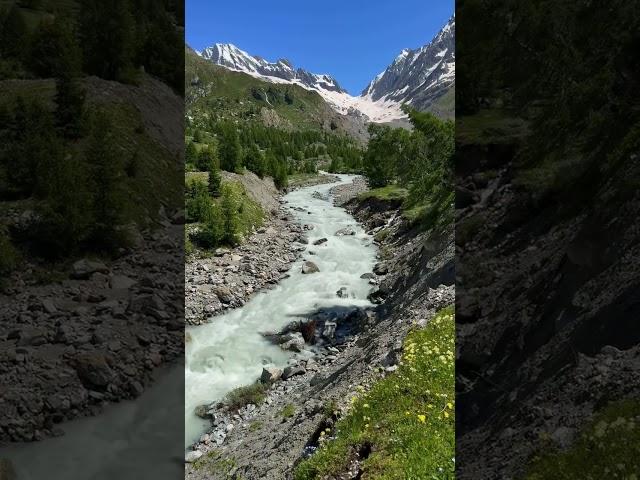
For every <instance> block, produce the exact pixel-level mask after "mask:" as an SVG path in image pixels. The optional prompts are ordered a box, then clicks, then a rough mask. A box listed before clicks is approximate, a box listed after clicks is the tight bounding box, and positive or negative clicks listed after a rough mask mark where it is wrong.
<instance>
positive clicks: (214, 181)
mask: <svg viewBox="0 0 640 480" xmlns="http://www.w3.org/2000/svg"><path fill="white" fill-rule="evenodd" d="M221 187H222V177H221V176H220V170H219V169H218V167H217V166H216V165H212V166H211V168H210V169H209V195H211V196H212V197H219V196H220V194H221Z"/></svg>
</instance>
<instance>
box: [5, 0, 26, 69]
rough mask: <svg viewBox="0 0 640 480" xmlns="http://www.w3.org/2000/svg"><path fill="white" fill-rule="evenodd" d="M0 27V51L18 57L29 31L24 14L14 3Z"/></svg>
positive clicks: (8, 55) (20, 54) (22, 50)
mask: <svg viewBox="0 0 640 480" xmlns="http://www.w3.org/2000/svg"><path fill="white" fill-rule="evenodd" d="M1 27H2V28H0V52H2V56H4V57H11V58H20V57H21V56H22V54H23V52H24V46H25V45H26V44H27V43H28V38H29V32H28V29H27V24H26V22H25V19H24V15H23V13H22V11H21V10H20V8H19V7H18V5H17V4H16V3H14V4H13V6H12V7H11V9H10V10H9V12H8V13H7V16H6V17H5V18H4V22H3V24H2V26H1Z"/></svg>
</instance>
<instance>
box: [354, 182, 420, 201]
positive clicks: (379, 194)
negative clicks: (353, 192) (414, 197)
mask: <svg viewBox="0 0 640 480" xmlns="http://www.w3.org/2000/svg"><path fill="white" fill-rule="evenodd" d="M408 194H409V191H408V190H407V189H406V188H402V187H400V186H398V185H396V184H391V185H387V186H386V187H381V188H372V189H371V190H367V191H366V192H362V193H361V194H359V195H358V198H359V199H360V200H366V199H368V198H376V199H378V200H405V199H406V198H407V195H408Z"/></svg>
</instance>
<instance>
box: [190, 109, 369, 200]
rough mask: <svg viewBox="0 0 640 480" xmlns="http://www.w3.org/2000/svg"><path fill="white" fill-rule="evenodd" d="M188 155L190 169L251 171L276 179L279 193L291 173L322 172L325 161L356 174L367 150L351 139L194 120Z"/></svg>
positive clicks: (262, 126)
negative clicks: (364, 150)
mask: <svg viewBox="0 0 640 480" xmlns="http://www.w3.org/2000/svg"><path fill="white" fill-rule="evenodd" d="M185 157H186V168H187V170H191V171H207V172H210V174H211V175H212V176H216V175H218V174H219V172H216V170H225V171H229V172H237V173H242V171H243V170H244V169H245V168H246V169H247V170H249V171H251V172H254V173H255V174H256V175H258V176H259V177H260V178H263V177H264V176H270V177H272V178H273V180H274V182H275V184H276V187H277V188H279V189H282V188H285V187H286V186H287V184H288V176H289V175H293V174H296V173H316V172H317V169H318V163H319V162H322V161H324V162H326V163H327V164H331V165H333V166H334V167H335V165H336V164H339V165H340V168H343V166H345V165H349V168H352V169H354V170H355V169H357V168H358V165H360V166H361V165H362V163H361V162H362V150H361V149H360V147H359V146H358V145H356V144H355V142H354V141H353V140H352V139H350V138H348V137H341V136H338V135H333V134H329V133H326V132H318V131H293V132H289V131H285V130H280V129H277V128H272V127H266V126H264V125H262V124H261V123H258V122H255V123H253V122H247V123H242V124H236V123H234V122H232V121H228V120H212V121H210V122H208V123H206V124H204V125H203V124H201V123H200V124H199V125H198V126H196V125H194V124H193V122H188V124H187V143H186V152H185ZM331 165H329V167H331Z"/></svg>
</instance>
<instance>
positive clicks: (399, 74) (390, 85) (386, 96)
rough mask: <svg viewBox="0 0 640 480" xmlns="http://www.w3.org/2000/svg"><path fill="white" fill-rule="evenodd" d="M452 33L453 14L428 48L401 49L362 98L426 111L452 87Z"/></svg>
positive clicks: (453, 32)
mask: <svg viewBox="0 0 640 480" xmlns="http://www.w3.org/2000/svg"><path fill="white" fill-rule="evenodd" d="M455 31H456V20H455V15H453V16H452V17H451V18H450V19H449V21H448V22H447V24H446V25H445V26H444V27H443V28H442V29H441V30H440V32H438V34H437V35H436V36H435V37H434V38H433V40H432V41H431V42H429V43H428V44H427V45H425V46H423V47H421V48H418V49H415V50H411V49H408V48H405V49H404V50H402V52H400V54H399V55H398V56H397V57H396V58H395V60H394V61H393V63H392V64H391V65H390V66H389V67H388V68H387V69H386V70H385V71H383V72H382V73H380V74H379V75H378V76H377V77H376V78H375V79H373V81H372V82H371V83H370V84H369V85H368V86H367V88H366V89H365V90H364V91H363V92H362V95H361V96H362V97H364V98H370V99H371V100H373V101H374V102H379V101H381V100H387V101H394V102H397V103H400V104H403V103H407V104H410V105H412V106H414V107H415V108H417V109H418V110H427V109H428V108H429V107H430V106H431V104H432V103H434V102H435V101H436V100H438V99H439V98H440V97H441V96H442V95H444V94H445V93H447V91H449V89H451V88H453V86H454V84H455Z"/></svg>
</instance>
